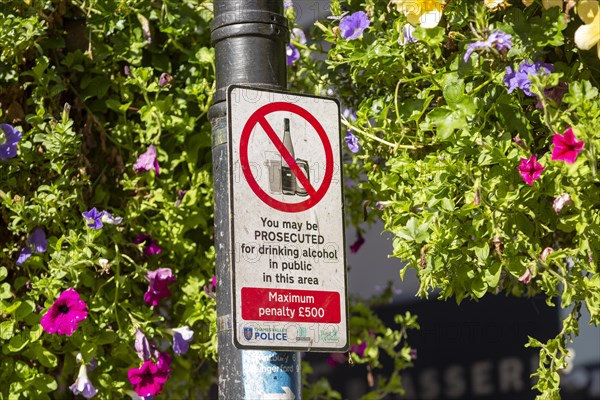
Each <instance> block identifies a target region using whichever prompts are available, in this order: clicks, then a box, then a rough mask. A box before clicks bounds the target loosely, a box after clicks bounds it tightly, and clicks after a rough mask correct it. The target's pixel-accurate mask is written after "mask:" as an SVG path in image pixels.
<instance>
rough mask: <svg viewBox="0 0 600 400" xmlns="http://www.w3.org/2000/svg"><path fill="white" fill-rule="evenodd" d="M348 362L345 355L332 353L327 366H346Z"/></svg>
mask: <svg viewBox="0 0 600 400" xmlns="http://www.w3.org/2000/svg"><path fill="white" fill-rule="evenodd" d="M346 361H348V357H347V356H346V354H344V353H331V354H330V355H329V357H327V364H329V365H331V366H332V367H335V366H337V365H338V364H345V363H346Z"/></svg>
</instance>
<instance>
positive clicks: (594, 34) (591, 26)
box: [575, 0, 600, 58]
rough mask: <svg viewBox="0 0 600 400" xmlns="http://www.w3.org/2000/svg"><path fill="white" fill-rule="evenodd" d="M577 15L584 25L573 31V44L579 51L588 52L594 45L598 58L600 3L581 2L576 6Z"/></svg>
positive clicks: (599, 45)
mask: <svg viewBox="0 0 600 400" xmlns="http://www.w3.org/2000/svg"><path fill="white" fill-rule="evenodd" d="M577 14H578V15H579V18H581V20H582V21H583V22H584V23H585V24H586V25H582V26H580V27H579V28H577V31H575V44H576V45H577V47H579V48H580V49H581V50H589V49H591V48H592V47H594V45H596V47H597V48H598V58H600V2H598V1H592V0H581V1H579V3H578V4H577Z"/></svg>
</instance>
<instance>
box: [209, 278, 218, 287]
mask: <svg viewBox="0 0 600 400" xmlns="http://www.w3.org/2000/svg"><path fill="white" fill-rule="evenodd" d="M210 283H212V285H213V286H214V287H217V276H216V275H213V277H212V279H211V280H210Z"/></svg>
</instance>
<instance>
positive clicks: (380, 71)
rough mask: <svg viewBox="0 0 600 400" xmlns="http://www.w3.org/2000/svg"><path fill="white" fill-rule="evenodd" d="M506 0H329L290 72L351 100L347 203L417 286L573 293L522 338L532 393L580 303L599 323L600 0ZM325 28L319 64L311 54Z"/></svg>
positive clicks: (543, 385) (448, 293)
mask: <svg viewBox="0 0 600 400" xmlns="http://www.w3.org/2000/svg"><path fill="white" fill-rule="evenodd" d="M511 4H512V5H511ZM511 4H508V2H506V1H477V2H474V1H460V0H453V1H448V2H436V1H404V0H391V1H390V2H389V3H388V4H385V2H377V1H370V0H367V1H339V0H335V1H333V2H332V3H331V11H332V15H333V17H329V19H328V20H324V21H322V22H318V23H317V24H316V26H317V29H316V30H315V31H314V32H313V39H314V42H313V43H311V44H310V45H309V46H304V47H303V53H302V57H300V59H299V61H298V62H297V63H296V64H295V66H294V68H296V69H297V71H298V72H299V73H298V74H297V76H303V78H302V79H300V80H297V81H295V83H296V84H301V83H306V82H307V81H308V82H310V83H311V85H314V87H315V88H316V90H317V91H321V92H325V91H326V90H330V91H332V92H333V93H334V95H335V96H337V97H339V98H340V99H341V100H342V102H343V103H345V104H346V106H347V107H348V108H349V109H350V110H349V111H348V112H347V113H346V118H343V123H344V124H345V125H346V127H347V129H348V132H347V133H346V139H347V142H348V144H349V146H348V147H349V150H350V151H351V152H352V153H348V155H350V154H353V155H352V159H353V160H354V163H353V165H351V166H349V167H348V168H347V172H348V176H349V177H350V178H352V179H353V180H354V181H355V182H359V183H358V184H357V185H355V186H351V187H349V189H348V190H349V191H350V194H349V199H350V205H349V207H348V209H350V210H354V213H353V216H352V218H353V221H354V223H358V222H360V221H361V220H362V218H363V215H364V214H365V213H366V212H367V211H369V212H370V215H369V218H378V217H381V218H383V220H384V221H385V229H386V230H388V231H390V232H392V233H393V234H394V235H395V240H394V256H396V257H399V258H401V259H402V260H406V261H407V262H408V264H407V266H406V268H404V269H403V270H402V272H401V273H402V275H403V274H404V273H405V272H406V269H407V268H412V269H415V270H416V271H417V274H418V277H419V280H420V282H421V286H420V290H419V294H420V295H422V296H428V295H429V294H430V293H432V292H433V291H435V290H439V296H440V297H441V298H443V299H446V298H455V299H456V301H457V302H460V301H461V300H463V299H465V298H471V299H479V298H481V297H482V296H484V295H486V294H488V295H493V294H499V293H506V294H513V295H517V296H533V295H536V294H540V293H543V294H545V295H546V296H547V299H548V304H550V305H553V304H554V303H555V302H557V303H558V304H559V305H560V307H563V308H569V307H570V310H572V311H571V312H570V314H569V316H568V317H567V318H566V319H565V320H563V329H562V331H561V332H560V333H559V334H558V336H557V337H556V338H555V339H553V340H550V341H549V342H547V343H541V342H539V341H537V340H535V339H534V338H532V339H531V340H530V342H529V343H528V346H533V347H539V348H540V356H541V358H540V366H539V370H538V371H537V373H536V375H537V377H538V378H539V379H538V381H537V384H536V386H535V387H536V388H537V389H538V390H539V391H540V393H541V394H540V396H539V398H540V399H541V398H545V399H549V398H552V399H557V398H559V375H558V371H559V370H560V369H561V368H563V367H564V366H565V365H566V364H565V362H566V361H565V356H566V354H567V351H566V345H567V343H568V341H570V340H571V339H572V338H573V337H574V336H576V335H577V332H578V323H579V316H580V309H581V307H582V306H583V305H585V307H586V308H587V309H588V311H589V312H590V314H591V323H592V324H593V325H597V324H598V322H600V276H599V274H598V272H599V271H598V260H600V239H599V234H600V180H599V176H598V154H599V151H600V95H599V92H598V88H599V87H600V82H599V81H598V76H600V62H599V59H598V57H599V56H600V54H598V52H597V50H598V48H597V42H598V40H599V38H598V37H597V25H594V24H598V23H600V22H599V21H600V19H599V18H598V14H599V13H600V11H599V8H600V7H599V5H598V1H596V0H580V1H577V2H575V1H570V2H564V3H563V2H562V1H557V2H552V1H542V2H540V1H523V2H522V3H521V2H518V1H513V2H511ZM365 19H367V21H364V20H365ZM320 37H321V38H323V39H325V40H326V41H327V42H328V44H329V45H330V46H331V47H330V49H329V50H328V54H327V57H328V58H327V61H326V68H323V64H322V63H321V62H318V61H314V60H311V59H310V58H309V56H310V55H312V54H314V53H322V52H323V50H321V48H320V45H319V44H318V43H319V39H318V38H320ZM578 47H579V48H578ZM590 48H591V50H589V51H587V50H588V49H590ZM354 113H355V114H354Z"/></svg>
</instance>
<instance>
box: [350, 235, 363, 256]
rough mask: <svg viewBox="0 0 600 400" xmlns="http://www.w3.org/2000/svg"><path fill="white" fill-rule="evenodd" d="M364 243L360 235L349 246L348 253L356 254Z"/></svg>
mask: <svg viewBox="0 0 600 400" xmlns="http://www.w3.org/2000/svg"><path fill="white" fill-rule="evenodd" d="M364 243H365V239H364V238H363V237H362V235H360V234H359V235H358V237H357V238H356V242H354V243H352V245H351V246H350V252H351V253H356V252H357V251H358V250H359V249H360V248H361V247H362V245H363V244H364Z"/></svg>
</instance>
